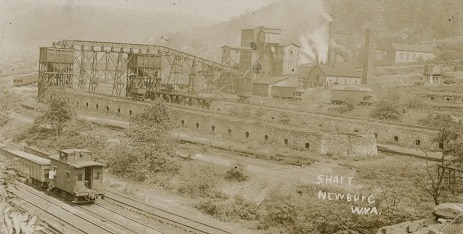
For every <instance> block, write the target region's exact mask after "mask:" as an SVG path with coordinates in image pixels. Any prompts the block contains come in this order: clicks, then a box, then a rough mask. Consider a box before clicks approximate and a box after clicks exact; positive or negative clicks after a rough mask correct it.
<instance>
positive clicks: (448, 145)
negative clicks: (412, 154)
mask: <svg viewBox="0 0 463 234" xmlns="http://www.w3.org/2000/svg"><path fill="white" fill-rule="evenodd" d="M433 142H434V143H437V144H439V148H441V150H442V157H441V160H440V164H438V165H437V166H438V167H439V166H440V168H441V169H438V170H441V172H440V173H437V176H434V175H433V173H432V172H431V169H432V168H434V167H433V166H431V165H429V163H428V160H427V152H426V172H427V175H428V178H429V180H430V184H428V185H426V184H425V185H424V186H421V187H422V188H423V190H424V191H426V192H427V193H428V194H429V195H431V196H432V198H433V200H434V203H435V204H436V205H439V204H440V203H441V198H442V195H443V193H444V192H446V190H445V189H444V185H443V182H444V177H445V170H446V169H445V166H446V165H448V164H449V163H459V164H461V163H462V159H463V134H462V128H461V124H448V125H447V126H445V127H443V128H442V130H441V131H440V132H439V134H437V136H436V137H435V138H434V139H433ZM450 156H452V157H453V158H452V159H449V157H450ZM419 183H420V184H422V183H421V182H419Z"/></svg>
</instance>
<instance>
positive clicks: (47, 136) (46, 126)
mask: <svg viewBox="0 0 463 234" xmlns="http://www.w3.org/2000/svg"><path fill="white" fill-rule="evenodd" d="M93 129H94V125H93V124H91V123H88V122H86V121H83V120H79V119H77V118H75V113H73V112H72V111H71V107H70V106H69V103H67V102H65V101H61V100H59V99H54V100H52V101H51V103H50V105H49V109H48V110H47V112H45V113H44V114H43V115H42V116H39V117H38V118H36V119H35V121H34V123H33V124H32V126H31V127H29V128H27V129H26V130H24V131H23V132H21V133H19V134H18V135H17V136H16V139H15V140H17V141H24V142H26V143H27V144H28V145H33V146H39V147H40V148H42V149H45V150H49V151H55V150H59V149H64V148H84V149H89V150H92V151H94V152H95V153H96V154H97V155H99V154H101V153H102V150H103V149H104V148H105V146H106V138H105V137H103V136H102V135H99V134H95V133H93V132H92V130H93Z"/></svg>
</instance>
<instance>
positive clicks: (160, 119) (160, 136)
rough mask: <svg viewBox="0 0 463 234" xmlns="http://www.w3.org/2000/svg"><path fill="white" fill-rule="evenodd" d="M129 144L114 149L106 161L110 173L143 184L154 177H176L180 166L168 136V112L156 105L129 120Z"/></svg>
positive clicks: (164, 106) (165, 108) (166, 108)
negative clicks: (170, 174)
mask: <svg viewBox="0 0 463 234" xmlns="http://www.w3.org/2000/svg"><path fill="white" fill-rule="evenodd" d="M129 122H130V127H129V129H128V131H127V135H128V136H129V140H128V142H124V143H123V144H120V145H119V146H117V147H115V149H114V151H113V152H112V153H111V154H110V155H109V157H106V163H107V165H108V166H109V167H110V169H111V170H112V171H113V172H114V173H116V174H119V175H124V176H127V177H130V178H133V179H136V180H140V181H144V180H146V179H148V178H150V176H152V175H153V174H155V173H161V172H166V173H175V172H177V171H178V169H179V166H178V165H177V163H176V162H175V161H173V160H172V159H171V157H173V156H175V155H176V154H175V150H174V140H173V139H172V137H171V136H170V134H169V132H168V131H169V129H170V111H169V109H168V107H167V106H166V105H165V104H164V103H161V102H156V103H155V104H153V105H152V106H150V107H149V108H148V109H146V111H144V112H143V113H140V114H136V115H134V116H133V117H131V118H130V121H129Z"/></svg>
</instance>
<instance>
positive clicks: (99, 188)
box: [0, 147, 104, 203]
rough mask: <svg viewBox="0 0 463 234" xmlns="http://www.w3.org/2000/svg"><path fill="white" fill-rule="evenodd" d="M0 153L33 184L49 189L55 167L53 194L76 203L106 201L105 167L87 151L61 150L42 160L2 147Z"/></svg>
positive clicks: (32, 155) (33, 155)
mask: <svg viewBox="0 0 463 234" xmlns="http://www.w3.org/2000/svg"><path fill="white" fill-rule="evenodd" d="M0 154H1V155H3V156H4V157H5V158H6V159H7V160H9V161H10V162H12V163H13V164H14V165H15V167H16V168H18V169H20V170H22V172H23V173H21V174H23V175H25V176H26V177H27V178H28V179H29V180H30V181H31V182H32V183H33V184H34V185H36V186H38V187H41V188H47V185H48V182H49V179H48V178H49V177H48V176H49V175H48V173H49V172H50V170H52V169H53V168H54V167H56V177H55V179H54V186H55V187H54V188H53V189H52V191H53V192H54V193H56V194H57V195H59V196H61V197H63V198H65V199H66V200H70V201H72V202H73V203H93V202H95V200H96V199H97V198H98V197H100V198H104V185H103V167H104V165H103V164H101V163H99V162H96V161H95V158H94V155H93V154H92V153H91V152H90V151H88V150H84V149H65V150H60V151H59V153H58V155H51V156H48V157H46V158H45V157H43V155H42V157H40V156H37V155H35V154H31V153H26V152H24V151H19V150H13V149H6V148H5V147H0Z"/></svg>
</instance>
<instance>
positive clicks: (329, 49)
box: [326, 21, 333, 65]
mask: <svg viewBox="0 0 463 234" xmlns="http://www.w3.org/2000/svg"><path fill="white" fill-rule="evenodd" d="M332 24H333V21H330V28H329V29H328V30H329V31H328V56H327V57H326V64H327V65H332V62H331V50H332V49H333V48H332V47H331V37H332V36H333V31H332V28H331V26H332Z"/></svg>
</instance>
